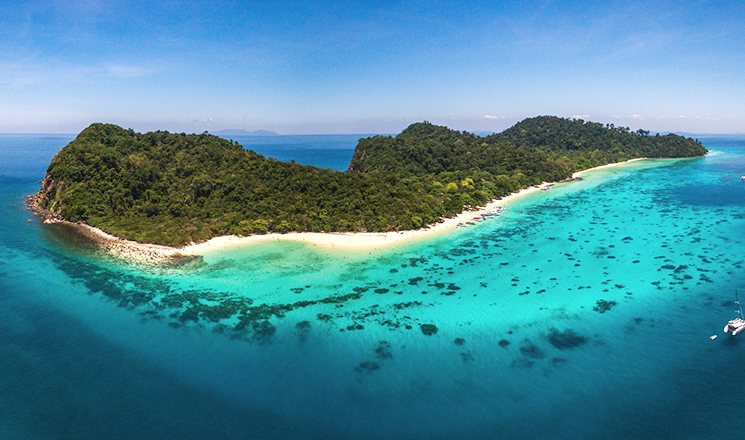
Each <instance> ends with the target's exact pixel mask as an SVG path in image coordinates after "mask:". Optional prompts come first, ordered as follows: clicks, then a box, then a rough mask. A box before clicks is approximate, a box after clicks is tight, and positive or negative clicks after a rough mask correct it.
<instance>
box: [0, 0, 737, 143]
mask: <svg viewBox="0 0 745 440" xmlns="http://www.w3.org/2000/svg"><path fill="white" fill-rule="evenodd" d="M11 3H12V4H11ZM743 23H745V6H744V5H743V4H742V3H740V2H726V1H654V0H653V1H622V0H621V1H615V2H587V1H571V0H568V1H567V0H565V1H483V2H481V1H460V2H457V1H450V2H439V1H434V0H427V1H404V2H389V1H376V2H370V3H369V4H368V3H366V2H322V1H312V2H283V1H275V2H240V1H233V2H231V1H223V2H218V1H209V2H208V1H204V2H201V1H168V0H166V1H160V2H151V1H147V2H144V1H143V2H137V1H118V0H87V1H76V0H53V1H36V2H2V3H0V39H1V40H0V132H6V133H7V132H63V133H74V132H78V131H80V130H82V129H83V128H85V127H86V126H88V125H89V124H90V123H93V122H111V123H115V124H119V125H122V126H124V127H131V128H133V129H135V130H138V131H148V130H156V129H163V130H170V131H178V132H182V131H185V132H203V131H217V130H220V129H225V128H243V129H247V130H256V129H267V130H274V131H277V132H279V133H283V134H313V133H397V132H399V131H401V130H402V129H403V128H405V127H406V126H407V125H409V124H410V123H412V122H417V121H422V120H428V121H431V122H433V123H437V124H442V125H447V126H449V127H451V128H455V129H458V130H469V131H479V130H485V131H501V130H503V129H505V128H507V127H509V126H511V125H513V124H514V123H515V122H517V121H519V120H521V119H524V118H526V117H531V116H537V115H558V116H563V117H581V118H583V119H588V120H593V121H598V122H603V123H614V124H616V125H623V126H629V127H631V128H632V129H637V128H644V129H649V130H652V131H687V132H697V133H743V132H745V24H743Z"/></svg>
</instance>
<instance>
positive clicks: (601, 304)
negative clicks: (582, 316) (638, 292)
mask: <svg viewBox="0 0 745 440" xmlns="http://www.w3.org/2000/svg"><path fill="white" fill-rule="evenodd" d="M616 304H618V303H617V302H615V301H606V300H604V299H599V300H598V301H597V303H595V306H594V307H593V308H592V310H594V311H596V312H598V313H605V312H607V311H609V310H610V309H612V308H613V306H615V305H616Z"/></svg>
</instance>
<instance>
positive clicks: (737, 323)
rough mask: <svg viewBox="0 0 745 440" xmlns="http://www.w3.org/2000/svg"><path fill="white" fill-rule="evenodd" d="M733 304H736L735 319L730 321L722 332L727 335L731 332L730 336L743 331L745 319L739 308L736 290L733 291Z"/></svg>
mask: <svg viewBox="0 0 745 440" xmlns="http://www.w3.org/2000/svg"><path fill="white" fill-rule="evenodd" d="M735 304H737V314H738V315H737V318H735V319H733V320H731V321H730V322H728V323H727V325H725V326H724V332H725V333H728V332H729V331H730V330H731V331H732V336H735V335H736V334H738V333H740V332H741V331H743V330H745V317H743V315H742V307H740V298H738V297H737V289H735Z"/></svg>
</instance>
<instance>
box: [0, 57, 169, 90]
mask: <svg viewBox="0 0 745 440" xmlns="http://www.w3.org/2000/svg"><path fill="white" fill-rule="evenodd" d="M154 73H156V70H155V69H150V68H147V67H143V66H135V65H126V64H107V65H98V66H85V65H77V66H75V65H58V66H45V67H41V66H36V65H34V64H32V63H28V62H24V63H12V62H11V63H6V64H0V85H3V84H4V85H10V86H27V85H37V84H45V83H55V82H57V81H60V80H64V81H68V82H83V81H89V80H90V79H91V78H95V79H129V78H140V77H145V76H149V75H152V74H154Z"/></svg>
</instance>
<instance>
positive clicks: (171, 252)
mask: <svg viewBox="0 0 745 440" xmlns="http://www.w3.org/2000/svg"><path fill="white" fill-rule="evenodd" d="M643 159H645V158H636V159H630V160H627V161H624V162H616V163H611V164H606V165H601V166H598V167H594V168H588V169H586V170H582V171H577V172H575V173H573V174H572V177H571V178H569V179H565V180H562V181H561V182H568V181H572V180H575V179H577V178H578V177H580V176H581V175H582V174H584V173H586V172H589V171H594V170H598V169H602V168H609V167H614V166H618V165H622V164H626V163H629V162H633V161H638V160H643ZM555 183H560V182H543V183H541V184H540V185H535V186H531V187H528V188H524V189H522V190H520V191H518V192H516V193H512V194H508V195H506V196H504V197H501V198H499V199H494V200H491V201H489V202H488V203H487V204H486V205H485V206H483V207H479V208H474V209H466V210H464V211H463V212H461V213H460V214H458V215H456V216H454V217H450V218H445V219H442V221H440V222H439V223H434V224H431V225H429V226H428V227H426V228H421V229H415V230H409V231H399V232H290V233H285V234H279V233H272V234H264V235H251V236H248V237H239V236H236V235H225V236H220V237H214V238H211V239H210V240H207V241H205V242H202V243H197V244H191V245H187V246H184V247H180V248H176V247H169V246H163V245H157V244H149V243H139V242H136V241H131V240H126V239H122V238H119V237H116V236H113V235H111V234H108V233H106V232H104V231H102V230H100V229H98V228H95V227H93V226H90V225H87V224H84V223H73V222H69V221H67V220H62V219H59V218H56V217H55V216H54V215H52V214H51V213H48V212H46V211H45V210H43V209H42V208H41V207H39V206H38V204H37V203H36V198H35V196H29V209H31V210H33V211H34V212H35V213H36V214H38V215H40V216H43V217H45V219H44V223H48V224H52V223H63V224H66V225H70V226H73V227H77V228H79V230H80V231H81V232H82V233H83V234H84V235H86V236H88V237H90V238H92V239H94V240H96V241H97V242H98V243H99V244H100V245H101V246H102V247H103V248H104V249H105V250H107V251H109V252H111V253H112V254H114V255H115V256H118V257H123V258H125V259H129V260H134V261H137V262H144V263H158V262H163V261H164V260H170V259H174V258H182V257H196V256H199V255H202V254H203V253H205V252H210V251H214V250H218V249H224V248H229V247H236V246H243V245H248V244H251V243H257V242H269V241H297V242H302V243H308V244H311V245H313V246H321V247H325V248H332V249H335V248H343V249H349V250H353V249H358V250H362V249H376V248H379V247H384V246H390V245H392V244H395V243H401V242H405V241H410V240H412V239H415V238H418V237H423V236H427V237H431V236H434V235H437V234H439V233H442V232H443V231H447V230H449V229H453V228H456V227H457V225H458V223H462V222H466V221H468V220H470V219H471V218H472V217H473V216H474V215H477V214H478V213H479V212H482V211H488V210H490V209H493V208H495V207H497V206H501V205H504V204H508V203H510V202H513V201H515V200H516V199H519V198H520V197H523V196H525V195H527V194H531V193H533V192H535V191H538V190H539V189H541V188H544V187H546V186H549V185H553V184H555Z"/></svg>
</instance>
